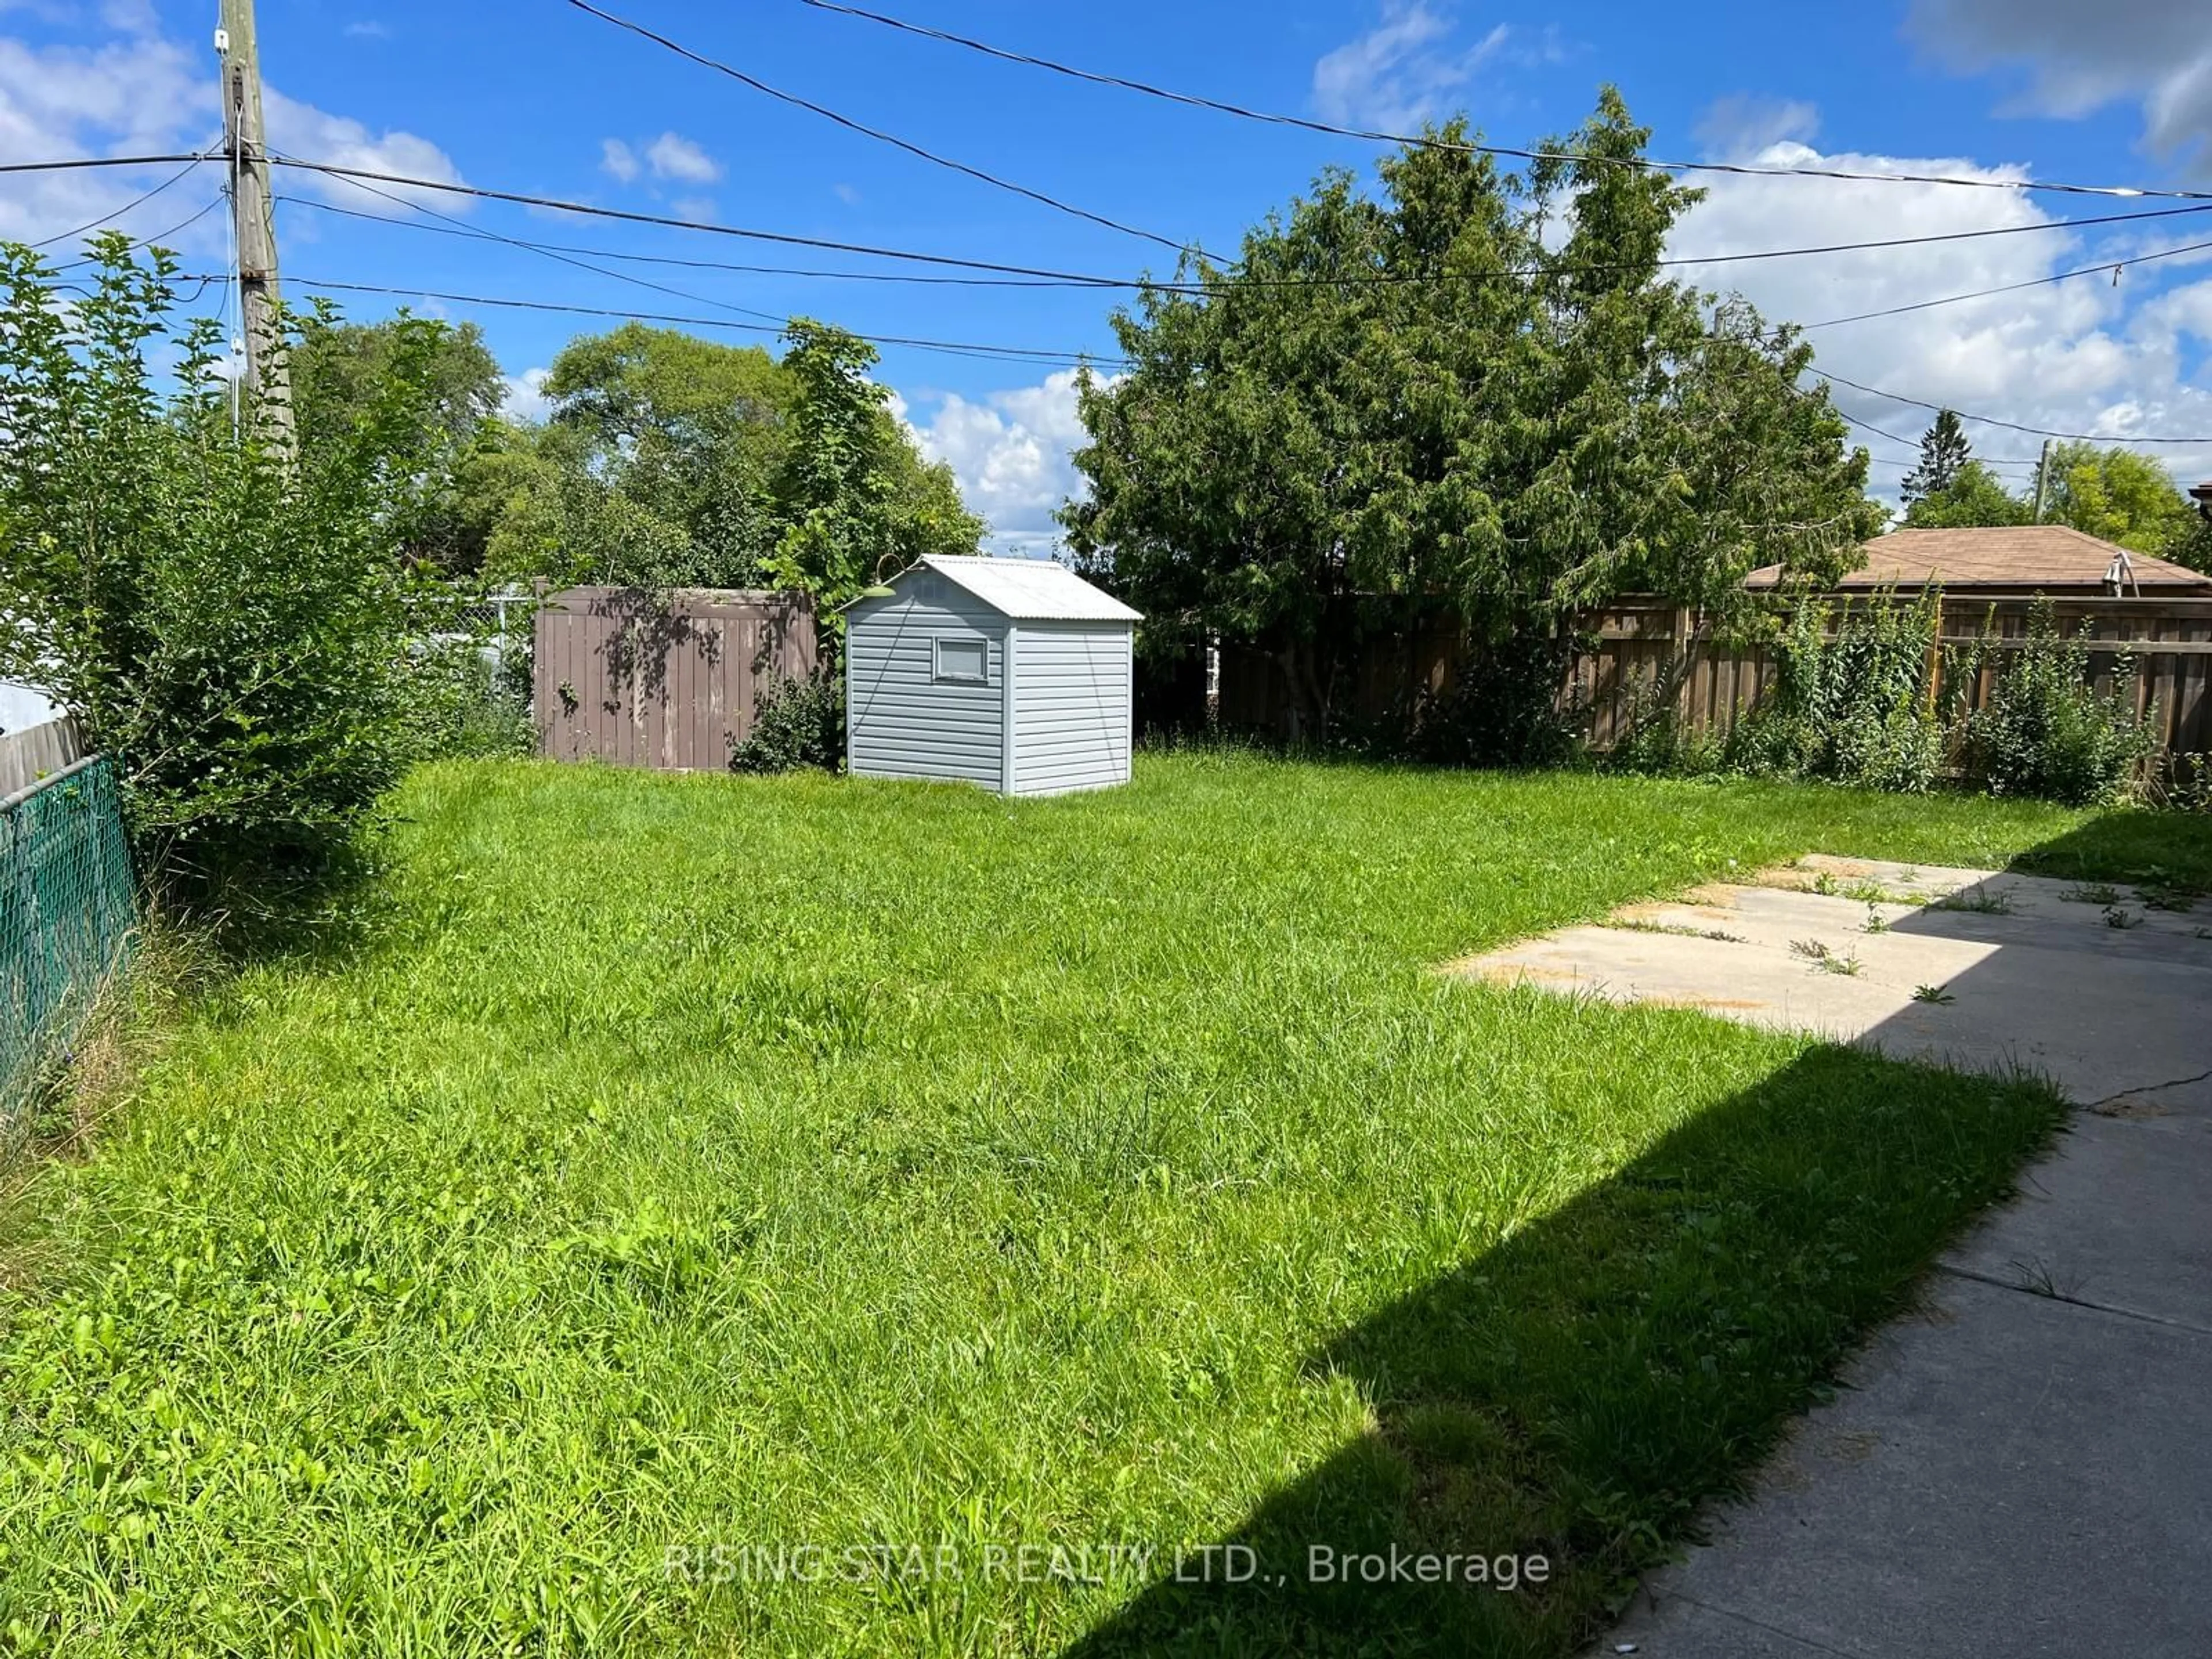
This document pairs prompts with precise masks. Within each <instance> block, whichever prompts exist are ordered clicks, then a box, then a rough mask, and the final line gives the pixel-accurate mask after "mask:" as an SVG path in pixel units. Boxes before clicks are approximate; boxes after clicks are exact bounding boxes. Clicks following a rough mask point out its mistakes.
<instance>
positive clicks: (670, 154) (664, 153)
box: [645, 132, 722, 185]
mask: <svg viewBox="0 0 2212 1659" xmlns="http://www.w3.org/2000/svg"><path fill="white" fill-rule="evenodd" d="M645 159H646V161H647V162H648V163H649V164H650V165H651V166H652V168H653V177H654V178H656V179H678V180H680V181H682V182H683V183H684V184H687V185H711V184H713V183H714V181H715V180H716V179H720V177H721V176H722V164H721V163H720V161H716V160H715V159H714V157H713V156H711V155H708V154H707V152H706V151H705V150H703V149H700V147H699V146H698V145H697V144H696V143H693V142H692V141H691V140H690V139H689V138H686V137H684V135H683V134H682V133H679V132H664V133H662V134H661V135H660V137H658V138H656V139H654V140H653V143H650V144H648V145H647V147H646V151H645Z"/></svg>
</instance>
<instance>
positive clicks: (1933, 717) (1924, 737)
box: [1729, 592, 1944, 793]
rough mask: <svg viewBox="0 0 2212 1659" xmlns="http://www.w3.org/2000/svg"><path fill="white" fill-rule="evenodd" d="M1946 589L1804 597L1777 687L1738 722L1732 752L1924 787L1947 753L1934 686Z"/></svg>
mask: <svg viewBox="0 0 2212 1659" xmlns="http://www.w3.org/2000/svg"><path fill="white" fill-rule="evenodd" d="M1938 603H1939V599H1938V596H1937V595H1936V594H1935V593H1933V592H1924V593H1923V594H1922V595H1921V596H1920V597H1919V598H1918V599H1917V600H1916V601H1914V602H1913V603H1911V604H1910V605H1893V604H1891V603H1889V602H1888V600H1887V597H1886V596H1885V597H1883V598H1878V599H1875V601H1874V602H1873V603H1871V604H1869V605H1866V606H1864V607H1863V608H1862V607H1858V606H1853V605H1846V606H1845V607H1844V611H1843V612H1842V614H1841V615H1840V616H1838V617H1837V619H1836V625H1835V628H1834V629H1833V631H1832V632H1831V631H1830V629H1829V627H1828V619H1829V617H1830V615H1831V614H1832V612H1831V608H1830V607H1829V605H1826V603H1824V602H1822V601H1820V600H1813V599H1808V600H1804V601H1802V602H1801V603H1800V604H1799V605H1797V606H1796V609H1795V610H1794V611H1791V613H1790V618H1789V621H1788V622H1787V623H1785V624H1784V628H1783V630H1782V634H1781V636H1780V638H1779V639H1778V641H1776V643H1775V656H1776V661H1777V666H1778V675H1777V678H1776V683H1775V687H1774V690H1773V693H1772V694H1771V696H1769V697H1768V699H1767V700H1766V701H1765V702H1764V703H1762V704H1761V705H1760V706H1759V708H1756V709H1754V710H1753V712H1752V713H1751V714H1750V715H1749V716H1748V717H1747V719H1746V720H1743V721H1742V722H1741V725H1739V726H1738V727H1737V729H1736V732H1735V736H1734V738H1732V740H1731V742H1730V744H1729V759H1730V761H1731V762H1732V763H1735V765H1737V766H1740V767H1741V768H1742V769H1744V770H1746V771H1750V772H1757V773H1765V774H1770V775H1778V776H1783V777H1803V778H1824V779H1826V780H1828V781H1832V782H1836V783H1847V784H1856V785H1858V786H1860V787H1865V788H1869V789H1889V790H1897V791H1902V792H1905V793H1919V792H1921V791H1923V790H1925V789H1927V788H1928V787H1929V786H1930V785H1931V784H1933V783H1934V782H1935V781H1936V777H1937V776H1938V775H1939V774H1940V772H1941V770H1942V763H1943V752H1944V722H1943V720H1942V715H1941V714H1940V713H1939V711H1938V710H1936V708H1931V707H1929V698H1928V696H1927V671H1928V650H1929V639H1930V638H1931V636H1932V635H1934V632H1935V629H1936V606H1937V604H1938Z"/></svg>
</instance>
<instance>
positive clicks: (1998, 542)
mask: <svg viewBox="0 0 2212 1659" xmlns="http://www.w3.org/2000/svg"><path fill="white" fill-rule="evenodd" d="M2123 553H2126V556H2127V561H2128V573H2129V581H2130V591H2133V589H2134V588H2136V587H2140V588H2141V589H2142V591H2143V592H2146V593H2154V592H2156V593H2166V594H2169V595H2173V596H2177V597H2179V596H2183V595H2212V577H2208V576H2204V575H2201V574H2198V573H2197V572H2196V571H2194V570H2190V569H2186V568H2184V567H2182V566H2180V565H2178V564H2174V563H2172V562H2170V561H2167V560H2165V559H2157V558H2153V557H2152V556H2150V555H2149V554H2148V553H2131V552H2128V551H2127V550H2126V549H2124V548H2122V547H2120V546H2119V545H2118V544H2116V543H2112V542H2108V541H2102V540H2100V539H2099V538H2097V537H2094V536H2085V535H2083V534H2082V533H2081V532H2080V531H2078V530H2069V529H2068V528H2067V527H2066V526H2064V525H2056V524H2035V525H2015V526H2002V527H1997V526H1990V527H1987V528H1983V529H1975V530H1893V531H1892V532H1890V533H1889V534H1888V535H1887V536H1877V537H1875V538H1874V539H1873V540H1872V541H1870V542H1869V543H1868V544H1866V556H1867V559H1866V563H1865V564H1864V565H1863V566H1862V567H1861V568H1859V569H1857V570H1854V571H1852V572H1851V573H1850V574H1849V575H1848V576H1845V577H1844V579H1843V580H1842V581H1840V582H1838V584H1837V586H1838V587H1843V588H1850V589H1861V590H1863V589H1866V588H1870V587H1899V588H1917V587H1923V586H1926V585H1927V584H1928V583H1929V582H1931V581H1932V582H1935V583H1936V584H1937V585H1938V586H1942V587H1944V588H1947V589H1950V590H1953V591H1956V590H1958V589H1960V588H1977V589H2000V588H2001V589H2004V590H2006V591H2008V592H2036V591H2038V590H2041V591H2044V592H2054V593H2057V592H2111V591H2112V590H2111V585H2110V584H2109V583H2108V582H2107V581H2106V575H2107V574H2108V573H2109V572H2110V571H2111V570H2112V561H2113V559H2114V558H2115V557H2116V556H2119V555H2121V554H2123ZM1782 570H1783V568H1782V567H1781V566H1780V565H1778V564H1770V565H1767V566H1765V568H1762V569H1759V570H1754V571H1753V572H1752V573H1751V574H1750V575H1748V576H1747V577H1745V578H1744V586H1747V587H1772V586H1775V584H1776V583H1778V582H1779V581H1780V580H1782Z"/></svg>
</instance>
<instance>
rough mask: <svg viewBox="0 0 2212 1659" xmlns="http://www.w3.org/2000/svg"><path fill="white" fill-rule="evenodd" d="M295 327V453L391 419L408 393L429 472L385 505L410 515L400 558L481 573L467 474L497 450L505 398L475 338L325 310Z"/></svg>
mask: <svg viewBox="0 0 2212 1659" xmlns="http://www.w3.org/2000/svg"><path fill="white" fill-rule="evenodd" d="M297 324H298V329H299V337H298V338H297V340H296V342H295V343H294V345H293V347H292V349H291V353H290V358H289V362H290V369H291V385H292V405H293V410H294V413H295V418H296V420H297V422H298V427H299V434H300V443H301V447H303V448H306V449H309V450H314V449H319V448H321V447H325V446H326V445H329V444H331V443H333V442H344V441H347V440H348V438H349V435H350V434H351V433H352V432H353V431H354V430H355V429H356V428H357V427H358V426H360V425H361V424H362V422H377V421H380V420H386V419H389V418H391V413H390V411H389V410H388V408H387V405H388V404H389V403H390V399H391V397H392V392H393V390H394V388H395V387H396V386H409V387H410V388H412V392H411V395H413V396H414V397H415V398H416V399H417V403H416V407H415V408H414V409H413V410H411V411H409V414H410V417H411V418H412V419H413V420H414V421H416V422H418V423H419V424H420V426H421V428H422V439H423V442H424V445H425V453H426V457H427V460H428V465H427V466H426V467H425V468H424V470H423V471H422V474H421V475H420V477H417V478H416V479H414V480H410V481H406V487H404V488H403V489H401V490H400V491H399V492H398V495H396V496H392V495H387V498H386V500H387V506H389V507H404V509H405V510H406V513H407V514H408V518H407V521H406V522H405V523H404V524H402V525H399V526H398V537H399V540H400V542H401V544H402V546H403V550H404V556H406V557H407V558H408V559H409V560H410V561H411V562H417V563H428V564H435V565H437V566H439V567H440V568H444V569H447V570H453V571H462V572H467V571H473V570H476V569H477V568H479V567H481V566H482V564H483V557H484V552H485V548H486V544H487V543H488V540H489V533H490V529H491V522H490V520H489V515H488V514H487V513H485V512H484V511H483V507H482V505H481V502H480V501H479V500H478V499H477V495H475V494H474V493H473V492H472V490H471V473H472V471H473V469H474V468H475V467H476V466H477V465H479V464H480V458H481V457H483V455H485V454H486V453H490V452H494V451H496V450H497V449H498V448H499V447H500V446H501V442H502V441H503V438H504V435H505V434H504V428H503V427H502V426H501V423H499V422H496V421H495V418H494V417H495V416H496V415H497V413H498V410H499V406H500V404H501V399H502V398H503V397H504V394H505V390H506V386H505V380H504V377H502V376H501V374H500V368H499V363H498V361H497V360H496V359H495V358H494V357H493V356H492V355H491V351H490V349H489V347H487V346H486V345H485V344H484V343H483V333H482V331H480V330H479V329H478V328H477V325H475V324H474V323H463V324H460V325H458V326H453V325H446V324H443V323H437V324H433V325H429V326H428V327H425V326H424V325H423V324H422V319H416V318H412V317H410V316H409V315H408V313H404V312H402V313H400V315H399V316H398V318H395V319H390V320H387V321H385V322H380V323H348V322H346V321H344V320H343V319H341V318H340V317H339V316H338V314H337V312H336V311H335V310H334V309H333V308H332V307H330V306H329V305H328V304H326V303H323V302H318V303H317V305H316V307H315V308H314V309H313V311H311V312H309V313H305V314H302V315H301V316H300V317H299V318H298V319H297ZM403 361H404V363H405V364H406V368H405V369H404V372H401V370H400V365H401V363H402V362H403Z"/></svg>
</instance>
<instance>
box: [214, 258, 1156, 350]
mask: <svg viewBox="0 0 2212 1659" xmlns="http://www.w3.org/2000/svg"><path fill="white" fill-rule="evenodd" d="M184 280H185V281H187V282H189V281H191V280H193V279H192V278H191V277H186V278H185V279H184ZM215 280H222V279H220V278H217V279H215ZM284 281H285V282H286V283H288V284H289V285H291V286H293V287H295V288H304V289H310V290H313V291H315V292H318V293H320V292H331V293H339V294H384V295H393V296H395V297H397V298H399V299H417V300H435V301H439V302H440V303H441V304H447V305H464V306H496V307H501V308H504V309H509V310H516V311H546V312H561V313H568V314H570V315H573V316H579V317H614V318H621V319H626V320H629V321H633V322H644V323H680V324H683V325H685V326H687V327H692V328H726V329H734V330H737V331H739V332H740V333H746V334H781V332H783V330H782V328H781V326H770V325H767V324H764V323H739V322H732V321H730V320H727V319H724V318H720V317H677V316H669V315H665V314H663V313H655V312H649V311H628V310H623V309H621V308H619V307H607V306H578V305H565V304H562V303H559V302H556V301H551V300H519V299H513V298H511V297H508V296H507V295H489V294H448V293H441V292H440V291H439V290H437V289H426V288H394V287H392V286H390V285H388V284H384V283H341V282H331V281H324V280H321V279H319V278H317V277H313V276H295V275H293V274H291V273H290V272H287V273H286V274H285V277H284ZM854 337H855V338H858V339H862V340H866V341H869V342H870V343H873V344H876V345H888V346H905V347H908V348H910V349H914V350H916V351H938V352H944V353H946V354H948V355H950V356H957V357H981V358H985V359H987V360H990V361H993V362H1030V363H1038V364H1044V365H1048V366H1052V367H1056V368H1073V367H1074V366H1075V365H1077V364H1079V363H1126V362H1127V361H1128V360H1127V358H1125V357H1121V356H1115V355H1114V354H1113V353H1110V352H1101V353H1096V354H1093V353H1089V352H1079V351H1057V350H1052V349H1046V348H1043V347H1030V346H1001V345H983V344H978V343H974V342H971V341H965V340H927V339H917V338H915V337H912V336H909V335H902V334H856V335H855V336H854Z"/></svg>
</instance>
